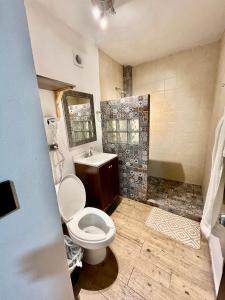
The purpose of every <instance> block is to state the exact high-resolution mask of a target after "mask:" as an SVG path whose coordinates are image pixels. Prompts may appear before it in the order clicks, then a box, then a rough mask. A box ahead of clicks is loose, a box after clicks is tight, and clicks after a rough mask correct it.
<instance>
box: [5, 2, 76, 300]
mask: <svg viewBox="0 0 225 300" xmlns="http://www.w3.org/2000/svg"><path fill="white" fill-rule="evenodd" d="M0 11H1V18H0V35H1V47H0V66H1V67H0V81H1V89H0V99H1V100H0V145H1V146H0V182H1V181H4V180H7V179H10V180H12V181H14V183H15V187H16V191H17V194H18V199H19V203H20V209H18V210H17V211H15V212H13V213H11V214H9V215H8V216H5V217H4V218H1V219H0V298H1V299H4V300H13V299H17V300H24V299H34V300H35V299H37V300H40V299H49V300H57V299H58V300H62V299H68V300H69V299H73V293H72V287H71V282H70V278H69V273H68V268H67V263H66V255H65V249H64V244H63V236H62V229H61V223H60V216H59V212H58V207H57V201H56V194H55V189H54V184H53V180H52V174H51V169H50V164H49V158H48V150H47V144H46V140H45V133H44V128H43V122H42V114H41V108H40V100H39V94H38V88H37V83H36V79H35V70H34V65H33V58H32V52H31V47H30V40H29V35H28V28H27V23H26V15H25V9H24V5H23V1H22V0H14V1H4V0H1V1H0ZM1 201H4V197H3V198H2V195H1Z"/></svg>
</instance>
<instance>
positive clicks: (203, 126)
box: [133, 42, 219, 185]
mask: <svg viewBox="0 0 225 300" xmlns="http://www.w3.org/2000/svg"><path fill="white" fill-rule="evenodd" d="M218 57H219V43H218V42H216V43H213V44H209V45H206V46H202V47H197V48H195V49H190V50H187V51H183V52H180V53H176V54H173V55H170V56H168V57H165V58H162V59H159V60H156V61H152V62H149V63H145V64H141V65H139V66H135V67H134V69H133V92H134V94H136V95H142V94H147V93H150V154H149V155H150V174H151V175H152V176H156V177H162V178H167V179H172V180H178V181H182V182H188V183H193V184H200V185H201V184H202V181H203V173H204V164H205V154H206V148H207V143H208V133H209V128H210V122H209V121H210V118H211V113H212V107H213V102H214V88H215V81H216V73H217V65H218Z"/></svg>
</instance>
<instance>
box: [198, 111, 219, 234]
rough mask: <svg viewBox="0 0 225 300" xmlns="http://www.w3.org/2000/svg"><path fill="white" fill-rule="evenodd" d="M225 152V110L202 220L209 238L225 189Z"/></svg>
mask: <svg viewBox="0 0 225 300" xmlns="http://www.w3.org/2000/svg"><path fill="white" fill-rule="evenodd" d="M224 153H225V111H224V114H223V116H222V118H221V119H220V120H219V122H218V125H217V127H216V131H215V143H214V147H213V153H212V167H211V174H210V180H209V186H208V191H207V195H206V201H205V205H204V209H203V215H202V220H201V224H200V227H201V232H202V233H203V235H204V236H205V237H206V238H207V239H208V238H209V236H210V234H211V231H212V229H213V227H214V226H215V224H216V222H217V220H218V217H219V214H220V210H221V206H222V202H223V190H224V176H223V169H224V166H223V160H224Z"/></svg>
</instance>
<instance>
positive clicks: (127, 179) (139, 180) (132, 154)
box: [101, 95, 150, 201]
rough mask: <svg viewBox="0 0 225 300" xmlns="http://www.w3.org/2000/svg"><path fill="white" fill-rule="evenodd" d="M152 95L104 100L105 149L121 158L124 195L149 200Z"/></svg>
mask: <svg viewBox="0 0 225 300" xmlns="http://www.w3.org/2000/svg"><path fill="white" fill-rule="evenodd" d="M149 111H150V96H149V95H145V96H131V97H126V98H122V99H120V100H112V101H103V102H101V113H102V142H103V150H104V152H108V153H116V154H117V155H118V158H119V177H120V195H121V196H124V197H128V198H131V199H135V200H139V201H146V200H147V184H148V180H147V179H148V178H147V177H148V168H149V159H148V158H149Z"/></svg>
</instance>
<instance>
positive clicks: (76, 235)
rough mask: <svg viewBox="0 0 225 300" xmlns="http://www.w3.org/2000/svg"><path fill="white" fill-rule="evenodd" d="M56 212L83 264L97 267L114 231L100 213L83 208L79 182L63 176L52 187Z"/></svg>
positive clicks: (76, 179) (109, 220)
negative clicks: (82, 255) (57, 208)
mask: <svg viewBox="0 0 225 300" xmlns="http://www.w3.org/2000/svg"><path fill="white" fill-rule="evenodd" d="M56 192H57V198H58V205H59V211H60V214H61V217H62V219H63V221H64V222H65V223H66V226H67V229H68V232H69V235H70V237H71V239H72V240H73V241H74V243H76V244H77V245H79V246H81V247H82V248H84V261H85V262H87V263H88V264H90V265H96V264H99V263H101V262H102V261H103V260H104V259H105V257H106V247H107V246H108V245H109V244H110V243H111V242H112V241H113V239H114V237H115V234H116V228H115V224H114V222H113V220H112V219H111V218H110V216H108V215H107V214H106V213H105V212H104V211H102V210H100V209H97V208H93V207H85V204H86V192H85V188H84V185H83V183H82V182H81V181H80V179H79V178H78V177H77V176H75V175H73V174H70V175H67V176H65V177H64V178H63V179H62V181H61V182H60V184H58V185H57V187H56Z"/></svg>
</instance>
